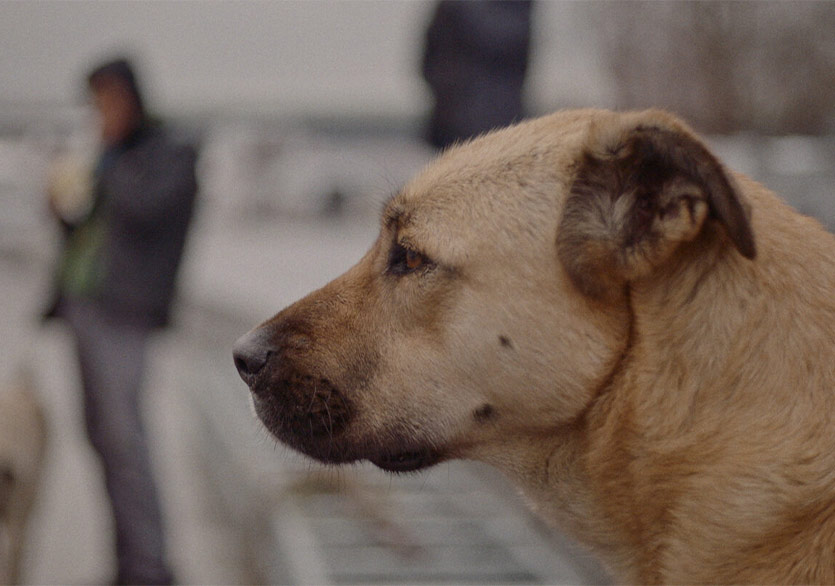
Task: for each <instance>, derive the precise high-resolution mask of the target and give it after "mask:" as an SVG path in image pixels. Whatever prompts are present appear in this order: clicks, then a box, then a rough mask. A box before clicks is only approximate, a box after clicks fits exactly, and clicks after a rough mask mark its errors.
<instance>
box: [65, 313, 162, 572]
mask: <svg viewBox="0 0 835 586" xmlns="http://www.w3.org/2000/svg"><path fill="white" fill-rule="evenodd" d="M70 313H71V316H70V322H71V325H72V327H73V331H74V332H75V335H76V341H77V347H78V356H79V363H80V365H81V374H82V379H83V388H84V413H85V423H86V428H87V434H88V437H89V439H90V443H91V444H92V445H93V447H94V449H95V450H96V452H97V453H98V455H99V457H100V459H101V462H102V467H103V470H104V477H105V485H106V488H107V493H108V495H109V497H110V502H111V506H112V509H113V519H114V526H115V531H116V554H117V559H118V567H119V575H118V582H119V583H125V584H159V583H169V582H171V581H172V576H171V573H170V571H169V569H168V567H167V565H166V563H165V543H164V533H163V519H162V514H161V510H160V505H159V501H158V497H157V491H156V487H155V485H154V481H153V474H152V467H151V462H150V456H149V453H148V445H147V441H146V436H145V430H144V426H143V424H142V420H141V412H140V402H139V395H140V389H141V384H142V378H143V374H144V366H145V357H146V348H147V341H148V331H147V330H146V329H145V328H137V327H135V326H126V325H120V324H116V323H113V322H111V321H109V320H107V319H105V317H104V316H103V315H102V314H101V313H100V312H99V311H97V310H96V309H95V308H94V307H91V306H89V305H80V306H74V307H72V308H70Z"/></svg>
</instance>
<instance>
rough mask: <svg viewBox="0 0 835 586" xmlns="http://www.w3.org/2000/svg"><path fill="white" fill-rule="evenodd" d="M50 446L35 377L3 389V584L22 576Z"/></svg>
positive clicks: (0, 424)
mask: <svg viewBox="0 0 835 586" xmlns="http://www.w3.org/2000/svg"><path fill="white" fill-rule="evenodd" d="M45 448H46V418H45V416H44V413H43V409H42V407H41V405H40V403H39V401H38V400H37V398H36V395H35V392H34V389H33V385H32V377H31V376H30V375H28V374H24V375H22V376H21V377H20V378H19V380H18V381H17V382H16V383H14V384H12V385H10V386H8V387H6V388H3V389H0V584H14V583H16V582H17V581H18V579H19V571H20V557H21V553H22V549H23V539H24V531H25V528H26V521H27V518H28V517H29V512H30V510H31V508H32V504H33V502H34V500H35V494H36V492H37V490H36V489H37V486H38V480H39V477H40V473H41V467H42V463H43V460H44V453H45V451H46V450H45Z"/></svg>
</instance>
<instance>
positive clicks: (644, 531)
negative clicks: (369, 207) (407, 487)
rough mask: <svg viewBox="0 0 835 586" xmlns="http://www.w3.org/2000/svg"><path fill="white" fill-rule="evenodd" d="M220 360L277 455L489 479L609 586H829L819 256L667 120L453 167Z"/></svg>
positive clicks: (832, 487)
mask: <svg viewBox="0 0 835 586" xmlns="http://www.w3.org/2000/svg"><path fill="white" fill-rule="evenodd" d="M235 354H236V364H237V365H238V368H239V370H240V371H241V374H242V376H243V378H244V380H245V381H246V382H247V383H248V384H249V386H250V387H251V389H252V393H253V402H254V405H255V408H256V412H257V413H258V415H259V417H260V418H261V419H262V420H263V422H264V423H265V425H266V426H267V427H268V428H269V429H270V431H271V432H272V433H273V434H274V435H275V436H276V437H277V438H279V439H281V440H282V441H284V442H286V443H287V444H288V445H290V446H292V447H294V448H295V449H297V450H300V451H302V452H304V453H306V454H308V455H310V456H312V457H314V458H317V459H319V460H322V461H324V462H329V463H343V462H351V461H355V460H361V459H367V460H370V461H372V462H374V463H375V464H377V465H378V466H380V467H381V468H384V469H387V470H392V471H407V470H415V469H419V468H422V467H425V466H429V465H432V464H434V463H436V462H438V461H441V460H443V459H448V458H471V459H477V460H482V461H485V462H489V463H491V464H493V465H495V466H497V467H498V468H500V469H501V470H503V471H504V472H505V473H506V474H507V475H508V476H509V477H510V478H511V479H513V480H514V481H515V482H516V483H517V484H518V486H519V487H520V488H521V489H522V491H523V493H524V494H525V496H526V498H527V499H528V500H529V502H530V503H531V505H532V506H533V508H534V509H536V510H537V511H538V512H539V513H540V514H541V515H542V516H543V517H545V518H546V519H548V520H550V521H552V522H554V523H556V524H559V525H561V526H563V527H565V528H567V529H568V530H570V531H571V532H572V533H574V534H575V535H576V536H577V537H578V538H579V539H580V540H582V541H583V542H585V543H586V544H587V545H588V546H590V547H591V548H592V549H593V550H595V551H596V552H597V553H598V554H599V555H600V556H601V558H602V559H603V560H604V562H605V563H606V564H607V565H608V567H609V568H610V570H611V571H612V572H613V574H614V575H615V576H616V577H617V578H618V579H619V580H621V581H626V582H641V583H654V582H667V583H676V582H678V583H681V582H688V583H696V582H712V583H719V582H737V583H740V582H743V583H744V582H753V583H777V582H802V583H810V582H819V583H835V238H833V236H832V235H831V234H829V233H827V232H826V231H825V230H824V229H823V228H822V227H821V226H820V225H819V224H818V223H817V222H816V221H814V220H812V219H809V218H806V217H803V216H801V215H799V214H797V213H796V212H794V211H793V210H791V209H790V208H789V207H788V206H786V205H785V204H784V203H782V202H781V201H780V200H779V199H778V198H777V197H776V196H774V195H773V194H772V193H771V192H769V191H768V190H767V189H766V188H764V187H762V186H761V185H759V184H757V183H755V182H754V181H752V180H750V179H748V178H746V177H744V176H742V175H739V174H736V173H733V172H731V171H728V170H726V169H725V168H724V167H723V166H722V164H721V163H720V162H719V161H718V160H717V159H716V158H715V157H714V155H712V154H711V152H710V151H709V150H708V148H706V146H705V145H704V143H702V142H701V141H700V140H699V139H698V138H697V137H696V136H695V135H694V134H693V132H692V131H691V130H690V129H689V128H688V127H687V126H686V125H685V124H684V123H682V122H681V121H679V120H678V119H676V118H674V117H673V116H671V115H669V114H666V113H664V112H660V111H645V112H632V113H623V114H618V113H613V112H607V111H596V110H581V111H566V112H560V113H556V114H554V115H551V116H547V117H544V118H540V119H536V120H532V121H528V122H524V123H522V124H519V125H517V126H514V127H511V128H508V129H504V130H501V131H497V132H494V133H491V134H488V135H486V136H483V137H480V138H478V139H476V140H474V141H472V142H470V143H467V144H464V145H461V146H457V147H454V148H452V149H450V150H448V151H447V152H446V153H444V154H443V155H442V156H441V157H440V158H439V159H438V160H437V161H436V162H435V163H434V164H432V165H430V166H429V167H428V168H427V169H425V170H424V171H423V172H422V173H421V174H419V175H418V176H417V178H416V179H414V180H413V181H412V182H411V183H410V184H408V185H407V186H406V187H405V188H404V189H403V190H402V191H401V192H400V193H398V194H397V195H396V196H395V197H393V198H392V199H391V200H390V201H389V202H388V204H387V205H386V207H385V210H384V213H383V217H382V223H381V232H380V236H379V238H378V240H377V242H376V243H375V244H374V246H373V247H372V248H371V250H370V251H369V252H368V253H367V254H366V255H365V257H364V258H363V259H362V260H361V261H360V262H359V263H358V264H357V265H356V266H355V267H353V268H352V269H350V270H349V271H348V272H347V273H345V274H344V275H343V276H341V277H339V278H337V279H336V280H334V281H333V282H331V283H329V284H328V285H326V286H325V287H323V288H322V289H320V290H318V291H316V292H314V293H311V294H310V295H309V296H307V297H305V298H304V299H302V300H301V301H299V302H297V303H295V304H294V305H292V306H290V307H289V308H287V309H285V310H284V311H282V312H281V313H279V314H278V315H277V316H275V317H274V318H273V319H271V320H269V321H267V322H266V323H264V324H263V325H261V326H260V327H258V328H256V329H255V330H253V331H252V332H250V333H249V334H248V335H247V336H245V337H244V338H242V339H241V340H240V341H239V342H238V345H237V346H236V352H235Z"/></svg>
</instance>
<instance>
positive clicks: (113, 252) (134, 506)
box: [46, 59, 197, 584]
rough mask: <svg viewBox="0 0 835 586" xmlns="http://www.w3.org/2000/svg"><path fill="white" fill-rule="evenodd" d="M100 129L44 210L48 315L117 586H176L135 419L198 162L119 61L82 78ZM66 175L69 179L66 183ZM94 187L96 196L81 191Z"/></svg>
mask: <svg viewBox="0 0 835 586" xmlns="http://www.w3.org/2000/svg"><path fill="white" fill-rule="evenodd" d="M87 84H88V88H89V92H90V95H91V97H92V101H93V105H94V106H95V110H96V111H97V113H98V117H99V122H100V126H99V128H100V138H101V145H100V154H99V156H98V159H97V161H96V164H95V168H94V170H93V171H92V179H91V180H89V181H85V180H84V178H83V177H82V175H83V174H79V173H77V171H76V172H75V173H68V172H67V171H66V169H65V170H64V172H63V173H61V174H59V175H60V176H61V177H63V182H64V184H63V189H62V185H57V186H53V189H51V191H50V204H51V205H50V207H51V209H52V210H53V212H54V213H55V215H56V216H57V218H58V220H59V221H60V223H61V225H62V226H63V228H64V236H65V238H64V244H63V249H62V254H61V258H60V263H59V270H58V271H57V275H56V282H57V287H56V289H57V295H56V296H55V301H54V302H53V303H52V304H51V306H50V309H49V310H48V311H47V314H46V315H47V316H48V317H49V316H56V317H59V318H62V319H63V320H65V321H66V323H67V324H68V325H69V327H70V329H71V330H72V332H73V334H74V338H75V342H76V350H77V354H78V361H79V365H80V372H81V379H82V381H81V382H82V388H83V397H84V402H83V403H84V417H85V424H86V430H87V435H88V439H89V441H90V443H91V444H92V447H93V448H94V450H95V451H96V453H97V454H98V456H99V459H100V461H101V464H102V469H103V473H104V481H105V487H106V489H107V494H108V496H109V499H110V504H111V508H112V513H113V521H114V528H115V538H116V556H117V565H118V575H117V583H121V584H166V583H171V582H172V581H173V576H172V572H171V570H170V569H169V566H168V564H167V562H166V556H165V539H164V529H163V525H164V523H163V517H162V510H161V506H160V503H159V499H158V495H157V489H156V486H155V484H154V481H153V475H152V466H151V461H150V455H149V451H148V444H147V439H146V433H145V430H144V426H143V422H142V420H141V415H140V390H141V386H142V382H143V375H144V373H145V362H146V350H147V346H148V342H149V337H150V335H151V333H152V332H153V331H154V330H156V329H159V328H162V327H164V326H166V325H167V324H168V321H169V312H170V306H171V302H172V298H173V295H174V291H175V283H176V275H177V270H178V266H179V265H180V259H181V256H182V251H183V248H184V244H185V240H186V234H187V230H188V226H189V223H190V219H191V216H192V210H193V205H194V200H195V196H196V193H197V182H196V178H195V159H196V154H195V152H194V150H193V149H192V148H191V147H190V146H186V145H180V144H177V143H175V142H174V141H173V140H172V139H171V138H170V137H169V136H168V135H167V133H166V132H165V131H164V129H163V128H162V127H159V126H158V125H154V124H152V123H151V122H150V121H149V118H148V116H147V113H146V110H145V104H144V100H143V96H142V93H141V91H140V87H139V84H138V83H137V77H136V75H135V72H134V68H133V66H132V65H131V63H130V62H129V61H127V60H125V59H117V60H114V61H110V62H108V63H105V64H103V65H101V66H99V67H96V68H95V69H94V70H93V71H92V72H91V73H90V74H89V76H88V77H87ZM68 177H69V179H68ZM85 186H89V187H91V191H92V194H91V197H90V198H88V199H87V201H86V202H85V198H84V197H81V196H79V195H78V193H79V192H80V191H84V187H85Z"/></svg>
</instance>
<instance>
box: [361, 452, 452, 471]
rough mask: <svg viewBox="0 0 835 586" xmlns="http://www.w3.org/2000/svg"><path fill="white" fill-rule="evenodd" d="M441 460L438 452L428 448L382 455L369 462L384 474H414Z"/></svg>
mask: <svg viewBox="0 0 835 586" xmlns="http://www.w3.org/2000/svg"><path fill="white" fill-rule="evenodd" d="M441 460H443V456H442V455H441V453H440V452H438V451H437V450H434V449H430V448H423V449H418V450H414V451H404V452H393V453H390V454H382V455H380V456H376V457H373V458H369V461H370V462H371V463H372V464H374V465H375V466H377V467H378V468H381V469H382V470H385V471H386V472H395V473H398V472H416V471H418V470H422V469H424V468H429V467H430V466H434V465H435V464H437V463H439V462H440V461H441Z"/></svg>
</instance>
